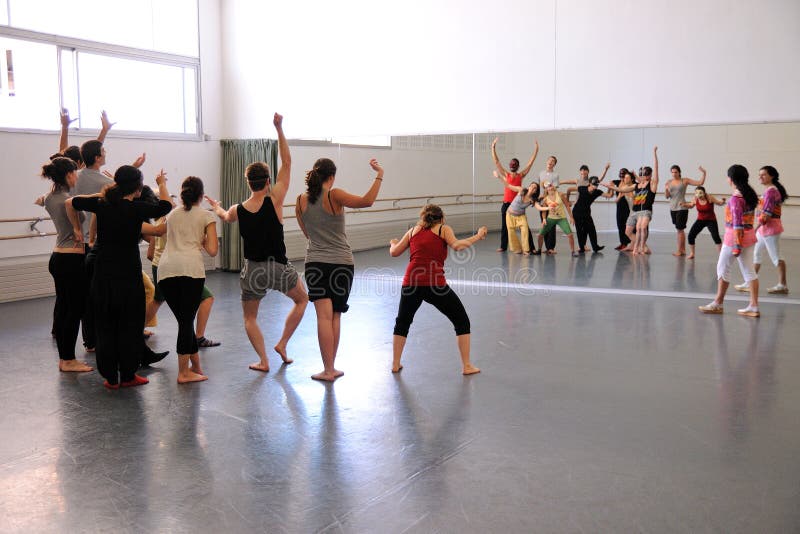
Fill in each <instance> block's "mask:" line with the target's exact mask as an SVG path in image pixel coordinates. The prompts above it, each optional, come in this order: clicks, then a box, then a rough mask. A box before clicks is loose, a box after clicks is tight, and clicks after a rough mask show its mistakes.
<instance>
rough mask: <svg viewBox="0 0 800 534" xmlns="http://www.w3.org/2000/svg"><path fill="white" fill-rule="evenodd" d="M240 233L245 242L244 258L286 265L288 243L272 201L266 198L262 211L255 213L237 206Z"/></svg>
mask: <svg viewBox="0 0 800 534" xmlns="http://www.w3.org/2000/svg"><path fill="white" fill-rule="evenodd" d="M236 216H237V217H238V218H239V233H240V234H241V235H242V240H243V242H244V257H245V258H247V259H248V260H251V261H267V260H270V259H271V260H274V261H276V262H278V263H283V264H286V263H287V262H288V261H289V260H288V259H287V258H286V243H284V242H283V225H282V224H281V222H280V221H279V220H278V214H277V213H275V206H273V205H272V199H271V198H269V197H265V198H264V203H263V204H261V209H259V210H258V211H257V212H255V213H251V212H249V211H247V210H246V209H245V208H244V206H242V205H241V204H237V205H236Z"/></svg>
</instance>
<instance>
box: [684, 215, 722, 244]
mask: <svg viewBox="0 0 800 534" xmlns="http://www.w3.org/2000/svg"><path fill="white" fill-rule="evenodd" d="M703 228H708V231H709V232H711V239H713V240H714V243H716V244H717V245H720V244H722V240H721V239H720V238H719V227H718V226H717V220H716V219H714V220H713V221H701V220H700V219H698V220H696V221H695V222H694V224H693V225H692V228H691V229H690V230H689V244H690V245H694V240H695V239H696V238H697V234H699V233H700V232H701V231H702V230H703Z"/></svg>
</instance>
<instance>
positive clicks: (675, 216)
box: [669, 210, 689, 230]
mask: <svg viewBox="0 0 800 534" xmlns="http://www.w3.org/2000/svg"><path fill="white" fill-rule="evenodd" d="M669 214H670V216H671V217H672V224H674V225H675V228H676V229H677V230H686V222H687V221H688V220H689V210H676V211H670V212H669Z"/></svg>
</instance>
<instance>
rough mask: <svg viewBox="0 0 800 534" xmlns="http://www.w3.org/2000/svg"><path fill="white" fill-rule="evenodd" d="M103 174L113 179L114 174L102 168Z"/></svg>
mask: <svg viewBox="0 0 800 534" xmlns="http://www.w3.org/2000/svg"><path fill="white" fill-rule="evenodd" d="M103 176H105V177H106V178H111V179H112V180H113V179H114V175H113V174H111V173H110V172H108V171H106V170H103Z"/></svg>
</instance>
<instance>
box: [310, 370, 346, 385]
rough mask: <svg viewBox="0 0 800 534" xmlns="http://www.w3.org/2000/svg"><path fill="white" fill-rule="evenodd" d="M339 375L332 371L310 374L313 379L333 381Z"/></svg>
mask: <svg viewBox="0 0 800 534" xmlns="http://www.w3.org/2000/svg"><path fill="white" fill-rule="evenodd" d="M342 374H344V373H342ZM340 376H342V375H337V374H336V373H334V372H328V371H322V372H321V373H317V374H315V375H311V378H313V379H314V380H322V381H324V382H333V381H334V380H336V379H337V378H339V377H340Z"/></svg>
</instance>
